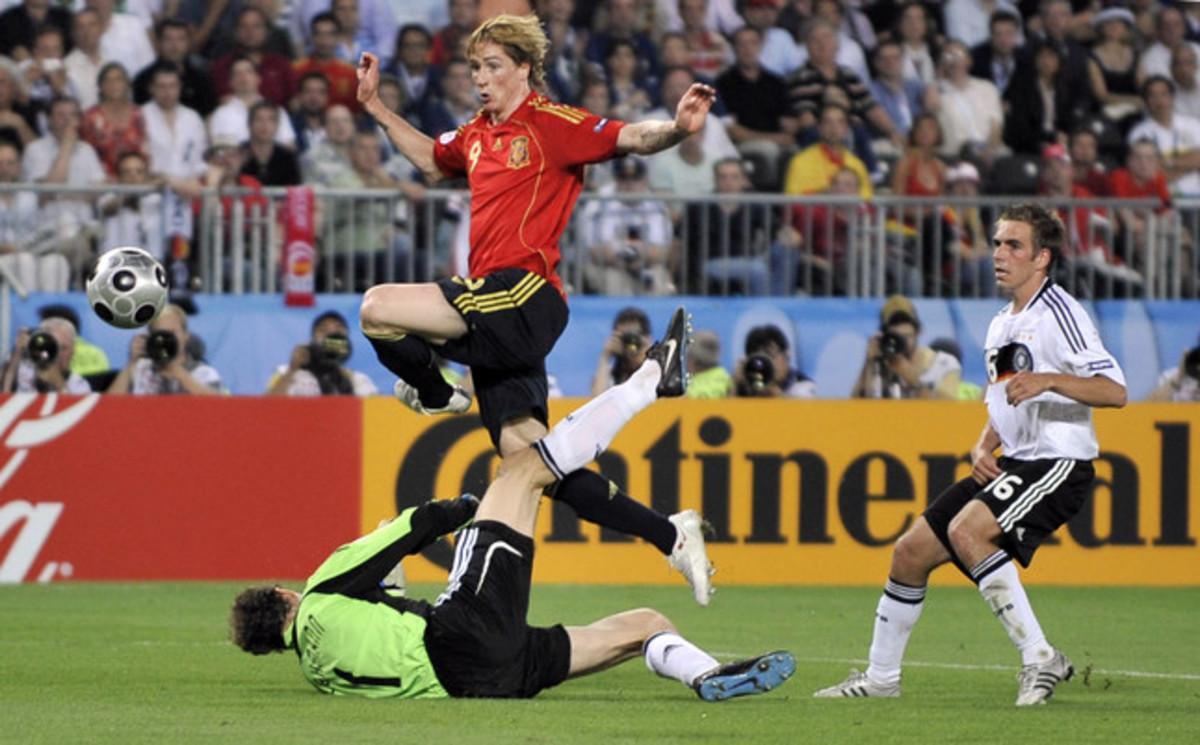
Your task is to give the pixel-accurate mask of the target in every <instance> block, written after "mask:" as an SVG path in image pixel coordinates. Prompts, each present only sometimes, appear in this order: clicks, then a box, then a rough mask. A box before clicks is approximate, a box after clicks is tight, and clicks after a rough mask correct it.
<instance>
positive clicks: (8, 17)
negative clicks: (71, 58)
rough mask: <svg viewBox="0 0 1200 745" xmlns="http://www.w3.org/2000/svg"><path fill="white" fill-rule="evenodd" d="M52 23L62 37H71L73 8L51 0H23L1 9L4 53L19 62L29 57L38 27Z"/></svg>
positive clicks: (0, 34) (0, 36) (1, 53)
mask: <svg viewBox="0 0 1200 745" xmlns="http://www.w3.org/2000/svg"><path fill="white" fill-rule="evenodd" d="M6 4H7V3H6ZM48 26H49V27H53V28H57V29H58V31H59V34H60V37H59V38H62V39H65V38H67V34H68V33H70V31H71V11H70V10H67V9H66V8H60V7H57V6H55V7H51V3H50V0H22V2H21V4H19V5H14V6H13V7H11V8H9V9H8V10H6V11H4V12H3V13H0V56H4V57H11V58H12V59H13V60H14V61H16V62H24V61H25V60H27V59H29V58H30V57H32V56H33V47H34V44H35V41H36V36H37V33H38V31H40V30H41V29H44V28H46V27H48Z"/></svg>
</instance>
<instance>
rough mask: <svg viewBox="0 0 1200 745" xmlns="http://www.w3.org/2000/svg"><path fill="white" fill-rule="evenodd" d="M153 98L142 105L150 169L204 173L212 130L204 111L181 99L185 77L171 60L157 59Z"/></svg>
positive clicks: (181, 175) (180, 175) (192, 175)
mask: <svg viewBox="0 0 1200 745" xmlns="http://www.w3.org/2000/svg"><path fill="white" fill-rule="evenodd" d="M150 92H151V96H152V98H151V100H150V101H149V102H148V103H146V104H145V105H144V106H142V118H143V120H144V121H145V123H146V152H147V154H148V155H149V158H150V170H151V172H153V173H156V174H159V175H161V176H165V177H166V178H168V179H192V180H195V179H199V178H201V177H202V176H203V175H204V171H205V168H206V166H205V164H204V151H205V149H206V148H207V147H208V134H207V132H206V130H205V129H204V122H203V121H202V120H201V119H200V114H199V113H198V112H197V111H195V110H194V109H191V108H188V107H187V106H184V105H183V104H182V103H181V102H180V97H181V95H182V92H183V78H182V76H181V75H180V72H179V68H178V67H177V66H175V65H174V64H172V63H171V62H167V61H162V62H159V63H156V64H155V65H154V67H153V68H152V70H151V75H150Z"/></svg>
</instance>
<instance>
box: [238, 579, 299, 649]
mask: <svg viewBox="0 0 1200 745" xmlns="http://www.w3.org/2000/svg"><path fill="white" fill-rule="evenodd" d="M277 590H278V588H275V587H248V588H246V589H245V590H242V592H241V593H240V594H239V595H238V596H237V598H236V599H235V600H234V601H233V611H232V612H231V613H230V614H229V632H230V636H232V637H233V643H234V644H236V645H238V646H239V647H241V648H242V649H243V650H244V651H246V652H249V653H250V654H269V653H271V652H282V651H283V650H284V649H285V648H286V647H285V646H284V643H283V624H284V622H285V621H286V620H287V616H288V610H290V606H289V605H288V602H287V600H285V599H284V598H283V596H281V595H280V594H279V593H278V592H277Z"/></svg>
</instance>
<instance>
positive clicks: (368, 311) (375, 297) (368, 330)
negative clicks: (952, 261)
mask: <svg viewBox="0 0 1200 745" xmlns="http://www.w3.org/2000/svg"><path fill="white" fill-rule="evenodd" d="M379 290H380V287H379V286H375V287H372V288H370V289H369V290H367V292H366V294H365V295H363V299H362V305H360V306H359V309H358V325H359V326H360V327H361V328H362V332H363V333H364V334H366V335H367V336H374V335H377V334H380V333H382V332H395V331H396V330H397V329H394V328H392V327H390V326H388V324H387V323H385V322H384V319H383V315H384V302H383V298H382V296H381V294H380V292H379Z"/></svg>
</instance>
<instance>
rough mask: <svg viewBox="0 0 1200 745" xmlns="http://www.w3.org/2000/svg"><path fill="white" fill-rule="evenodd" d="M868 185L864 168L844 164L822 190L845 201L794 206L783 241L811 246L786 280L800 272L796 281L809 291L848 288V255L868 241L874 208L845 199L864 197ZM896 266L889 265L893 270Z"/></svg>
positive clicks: (787, 245)
mask: <svg viewBox="0 0 1200 745" xmlns="http://www.w3.org/2000/svg"><path fill="white" fill-rule="evenodd" d="M864 185H865V186H866V187H867V188H870V182H869V181H867V180H866V179H865V178H864V177H863V176H862V174H861V172H860V171H856V170H854V169H853V168H850V167H848V166H842V167H840V168H838V169H837V170H836V171H835V172H834V173H833V176H832V177H831V179H830V182H829V186H828V188H826V189H825V190H824V191H823V192H822V193H823V194H828V195H829V196H830V197H840V198H842V200H843V201H842V203H840V204H832V203H821V202H818V203H816V204H798V205H796V207H795V208H793V210H792V225H791V228H790V229H788V230H785V231H783V232H781V234H780V244H781V245H782V246H783V247H784V248H789V249H792V250H795V249H799V248H806V249H807V250H806V251H804V253H801V254H800V255H799V260H798V262H797V263H798V272H793V271H791V270H785V277H786V278H787V280H786V281H789V282H791V281H792V279H793V275H796V276H795V285H796V286H798V287H799V289H800V290H801V291H803V292H805V293H807V294H816V293H817V292H821V293H823V294H826V295H834V294H844V293H845V292H846V288H847V287H848V286H849V284H850V283H849V281H848V279H849V278H848V271H849V270H848V268H847V263H846V257H847V255H848V254H849V253H850V252H852V251H855V250H858V249H859V247H860V246H862V245H864V241H863V239H862V235H863V229H864V221H865V220H866V219H869V218H870V217H871V215H872V210H871V208H870V206H869V205H866V204H862V203H861V202H860V201H857V200H856V201H855V202H854V203H850V204H847V203H846V202H845V200H846V198H848V197H857V198H859V199H861V194H860V193H861V191H862V189H863V187H864ZM889 263H890V264H891V263H893V262H889ZM896 263H897V264H898V262H896ZM896 268H897V267H896V266H892V267H889V269H888V271H889V273H891V272H892V271H895V269H896ZM903 271H905V272H906V271H907V268H905V269H904V270H903Z"/></svg>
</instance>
